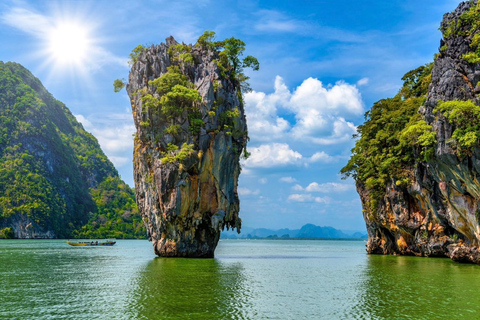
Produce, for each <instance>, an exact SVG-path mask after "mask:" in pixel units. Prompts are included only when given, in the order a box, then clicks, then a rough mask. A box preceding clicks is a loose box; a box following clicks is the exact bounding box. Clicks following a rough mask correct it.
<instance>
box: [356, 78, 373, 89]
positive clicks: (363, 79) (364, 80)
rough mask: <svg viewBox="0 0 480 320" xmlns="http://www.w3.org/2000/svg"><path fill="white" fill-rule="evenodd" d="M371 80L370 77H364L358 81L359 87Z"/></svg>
mask: <svg viewBox="0 0 480 320" xmlns="http://www.w3.org/2000/svg"><path fill="white" fill-rule="evenodd" d="M369 81H370V79H368V78H362V79H360V80H358V81H357V86H359V87H361V86H366V85H367V84H368V82H369Z"/></svg>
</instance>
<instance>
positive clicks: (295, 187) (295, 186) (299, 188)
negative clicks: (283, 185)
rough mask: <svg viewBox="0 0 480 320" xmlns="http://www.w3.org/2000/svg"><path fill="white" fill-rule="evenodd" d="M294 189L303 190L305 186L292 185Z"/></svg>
mask: <svg viewBox="0 0 480 320" xmlns="http://www.w3.org/2000/svg"><path fill="white" fill-rule="evenodd" d="M292 190H295V191H303V190H304V189H303V187H302V186H301V185H299V184H296V185H294V186H293V187H292Z"/></svg>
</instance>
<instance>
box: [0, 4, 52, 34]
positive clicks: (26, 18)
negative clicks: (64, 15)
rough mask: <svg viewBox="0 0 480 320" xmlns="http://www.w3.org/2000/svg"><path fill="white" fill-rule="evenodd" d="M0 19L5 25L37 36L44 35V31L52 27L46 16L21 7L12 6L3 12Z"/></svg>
mask: <svg viewBox="0 0 480 320" xmlns="http://www.w3.org/2000/svg"><path fill="white" fill-rule="evenodd" d="M0 20H1V21H2V22H3V23H4V24H6V25H9V26H11V27H14V28H17V29H19V30H21V31H23V32H26V33H29V34H31V35H34V36H37V37H45V36H46V34H45V31H47V30H50V29H53V27H54V26H53V24H52V22H51V21H50V20H49V19H48V18H47V17H45V16H42V15H40V14H38V13H35V12H32V11H29V10H27V9H23V8H12V9H11V10H10V11H7V12H6V13H4V14H3V15H2V16H1V17H0Z"/></svg>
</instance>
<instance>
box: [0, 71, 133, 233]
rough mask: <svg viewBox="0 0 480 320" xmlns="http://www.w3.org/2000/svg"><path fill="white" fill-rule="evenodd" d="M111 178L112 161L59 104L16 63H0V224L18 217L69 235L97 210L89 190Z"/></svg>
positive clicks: (112, 172) (114, 176)
mask: <svg viewBox="0 0 480 320" xmlns="http://www.w3.org/2000/svg"><path fill="white" fill-rule="evenodd" d="M112 178H118V173H117V171H116V170H115V168H114V166H113V165H112V163H111V162H110V161H109V160H108V158H107V157H106V156H105V154H104V153H103V152H102V150H101V149H100V146H99V145H98V142H97V140H96V139H95V138H94V137H93V136H92V135H91V134H89V133H88V132H86V131H85V130H84V129H83V127H82V125H81V124H79V123H78V122H77V120H76V119H75V117H74V116H73V115H72V114H71V112H70V111H69V110H68V109H67V108H66V107H65V105H63V104H62V103H61V102H59V101H57V100H56V99H54V98H53V97H52V95H51V94H50V93H48V91H46V89H45V88H44V87H43V85H42V84H41V83H40V81H39V80H38V79H37V78H35V77H34V76H33V75H32V74H31V73H30V72H29V71H28V70H26V69H25V68H23V67H22V66H21V65H19V64H15V63H3V62H0V225H2V226H6V227H8V226H9V223H10V222H9V221H11V219H13V218H15V217H16V216H21V217H24V218H28V219H29V221H31V222H33V223H35V224H38V225H39V226H40V227H42V228H44V229H45V230H53V231H54V232H55V234H56V235H57V236H58V237H60V238H67V237H71V236H73V235H74V234H76V230H78V229H80V228H82V227H83V226H84V225H86V224H87V222H88V221H89V220H90V219H91V218H92V217H94V216H95V215H96V214H97V213H98V212H99V211H98V210H99V209H101V210H103V209H102V207H100V208H99V206H98V204H97V203H96V202H97V201H96V199H94V196H93V194H92V192H93V190H102V187H101V186H102V183H103V182H104V181H106V180H107V179H112ZM119 190H120V189H119ZM130 197H131V200H132V201H133V199H134V197H133V193H131V191H130ZM105 210H106V209H105ZM110 216H111V215H110ZM127 232H128V233H130V234H132V233H133V231H132V230H130V231H127Z"/></svg>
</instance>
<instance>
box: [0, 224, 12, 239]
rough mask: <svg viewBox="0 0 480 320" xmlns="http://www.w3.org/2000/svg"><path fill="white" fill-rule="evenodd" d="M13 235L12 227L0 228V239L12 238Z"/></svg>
mask: <svg viewBox="0 0 480 320" xmlns="http://www.w3.org/2000/svg"><path fill="white" fill-rule="evenodd" d="M13 237H14V233H13V229H12V228H10V227H7V228H3V229H1V230H0V239H13Z"/></svg>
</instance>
